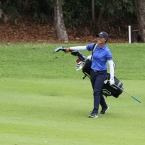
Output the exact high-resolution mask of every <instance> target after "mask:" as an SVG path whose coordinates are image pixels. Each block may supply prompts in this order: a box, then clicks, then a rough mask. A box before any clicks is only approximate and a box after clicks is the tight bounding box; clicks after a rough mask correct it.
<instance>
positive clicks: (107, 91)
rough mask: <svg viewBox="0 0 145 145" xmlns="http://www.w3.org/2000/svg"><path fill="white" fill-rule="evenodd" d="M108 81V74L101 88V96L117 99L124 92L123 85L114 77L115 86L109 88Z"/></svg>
mask: <svg viewBox="0 0 145 145" xmlns="http://www.w3.org/2000/svg"><path fill="white" fill-rule="evenodd" d="M108 80H110V74H109V73H107V76H106V81H104V85H103V87H102V94H103V95H104V96H106V97H107V96H113V97H115V98H118V97H119V95H120V94H121V93H122V92H123V90H124V89H123V84H122V83H121V82H120V81H119V80H118V79H117V78H116V77H114V81H115V84H114V85H111V86H110V84H109V81H108Z"/></svg>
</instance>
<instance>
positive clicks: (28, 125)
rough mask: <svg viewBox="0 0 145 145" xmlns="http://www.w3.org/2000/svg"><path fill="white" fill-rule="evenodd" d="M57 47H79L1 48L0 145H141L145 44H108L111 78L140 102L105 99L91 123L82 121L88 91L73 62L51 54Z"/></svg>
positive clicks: (66, 56)
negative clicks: (105, 107) (102, 111)
mask: <svg viewBox="0 0 145 145" xmlns="http://www.w3.org/2000/svg"><path fill="white" fill-rule="evenodd" d="M62 45H67V46H77V45H84V44H44V43H21V44H7V43H3V44H0V61H1V69H0V112H1V113H0V114H1V115H0V138H1V139H0V145H52V144H53V145H68V144H69V145H96V144H101V145H116V144H117V145H137V144H140V145H144V142H145V138H144V136H145V132H144V127H145V123H144V120H145V112H144V109H145V105H144V102H145V99H144V95H145V90H144V85H145V73H144V72H145V65H144V64H145V59H144V53H145V49H144V48H145V44H108V46H109V47H110V49H111V51H112V53H113V58H114V61H115V62H116V70H115V76H117V78H119V79H120V80H121V82H123V86H124V88H125V90H126V91H127V92H129V93H130V94H131V95H134V96H135V97H137V98H138V99H140V100H141V101H142V103H138V102H137V101H135V100H134V99H132V98H131V97H130V96H129V95H127V94H125V93H124V92H123V93H122V94H121V95H120V96H119V98H114V97H108V98H106V101H107V103H108V105H109V107H110V109H109V110H108V112H107V114H106V115H99V117H98V118H96V119H90V118H88V117H87V116H88V114H89V113H90V111H91V110H92V107H93V98H92V88H91V84H90V81H89V79H88V78H86V79H85V80H83V79H82V77H83V74H82V72H81V71H75V65H76V62H75V61H76V59H77V58H76V57H74V56H72V55H70V54H64V53H63V52H58V53H55V54H54V53H53V50H54V49H55V48H56V47H58V46H62ZM82 53H84V54H85V55H86V56H87V55H89V54H90V53H89V52H86V51H83V52H82Z"/></svg>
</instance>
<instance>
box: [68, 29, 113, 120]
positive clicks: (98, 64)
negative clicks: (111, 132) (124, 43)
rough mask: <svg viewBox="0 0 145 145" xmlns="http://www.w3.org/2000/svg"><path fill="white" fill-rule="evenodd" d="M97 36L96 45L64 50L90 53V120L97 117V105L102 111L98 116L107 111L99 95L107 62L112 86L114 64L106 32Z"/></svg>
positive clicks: (103, 100) (102, 98)
mask: <svg viewBox="0 0 145 145" xmlns="http://www.w3.org/2000/svg"><path fill="white" fill-rule="evenodd" d="M96 36H97V43H96V44H95V43H91V44H88V45H87V46H76V47H70V48H66V52H69V51H73V50H74V51H78V50H88V51H92V58H91V59H92V64H91V71H90V80H91V84H92V88H93V95H94V108H93V110H92V112H91V114H89V117H90V118H96V117H98V110H99V104H100V105H101V107H102V109H101V112H100V114H105V113H106V111H107V110H108V109H109V106H108V105H107V104H106V102H105V99H104V97H103V95H102V93H101V90H102V87H103V84H104V81H105V79H106V75H107V62H108V64H109V66H110V85H113V84H114V62H113V60H112V54H111V51H110V50H109V48H108V47H107V45H106V43H107V40H108V34H107V33H106V32H104V31H103V32H100V33H99V34H97V35H96Z"/></svg>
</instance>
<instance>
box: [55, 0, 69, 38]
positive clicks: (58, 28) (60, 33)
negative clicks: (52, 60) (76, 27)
mask: <svg viewBox="0 0 145 145" xmlns="http://www.w3.org/2000/svg"><path fill="white" fill-rule="evenodd" d="M54 27H55V32H56V39H57V40H63V41H68V35H67V32H66V28H65V25H64V20H63V11H62V0H54Z"/></svg>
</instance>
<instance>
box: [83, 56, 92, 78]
mask: <svg viewBox="0 0 145 145" xmlns="http://www.w3.org/2000/svg"><path fill="white" fill-rule="evenodd" d="M91 64H92V61H91V60H89V59H87V60H86V61H85V64H84V66H83V67H82V72H83V73H84V74H85V76H84V77H83V79H84V78H85V77H86V76H88V77H90V71H91Z"/></svg>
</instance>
